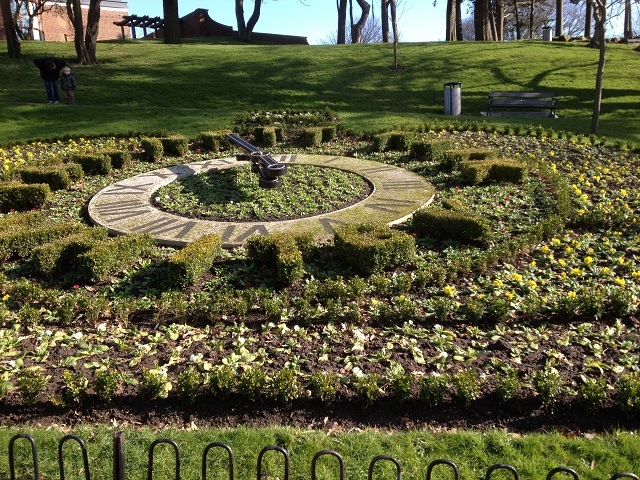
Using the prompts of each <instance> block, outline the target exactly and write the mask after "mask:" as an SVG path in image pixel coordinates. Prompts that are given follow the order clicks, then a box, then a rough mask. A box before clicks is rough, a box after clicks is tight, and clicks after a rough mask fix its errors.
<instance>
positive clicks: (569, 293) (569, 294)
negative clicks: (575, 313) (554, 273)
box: [567, 290, 576, 300]
mask: <svg viewBox="0 0 640 480" xmlns="http://www.w3.org/2000/svg"><path fill="white" fill-rule="evenodd" d="M567 298H569V299H571V300H573V299H574V298H576V292H574V291H573V290H572V291H570V292H567Z"/></svg>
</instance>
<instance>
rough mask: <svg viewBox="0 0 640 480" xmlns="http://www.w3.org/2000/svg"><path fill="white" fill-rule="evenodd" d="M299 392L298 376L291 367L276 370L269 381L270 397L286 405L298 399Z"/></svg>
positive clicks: (300, 387) (300, 388)
mask: <svg viewBox="0 0 640 480" xmlns="http://www.w3.org/2000/svg"><path fill="white" fill-rule="evenodd" d="M301 390H302V385H301V384H300V379H299V378H298V374H297V373H296V371H295V370H294V369H293V368H291V367H285V368H282V369H280V370H278V371H277V372H276V373H275V374H274V375H273V378H272V379H271V395H272V396H273V398H275V399H276V400H277V401H279V402H281V403H284V404H286V405H288V404H289V403H291V402H292V401H293V400H297V399H298V398H300V393H301Z"/></svg>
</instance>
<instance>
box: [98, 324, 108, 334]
mask: <svg viewBox="0 0 640 480" xmlns="http://www.w3.org/2000/svg"><path fill="white" fill-rule="evenodd" d="M98 331H99V332H106V331H107V324H106V323H104V322H103V323H100V324H98Z"/></svg>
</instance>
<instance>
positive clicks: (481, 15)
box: [473, 0, 487, 42]
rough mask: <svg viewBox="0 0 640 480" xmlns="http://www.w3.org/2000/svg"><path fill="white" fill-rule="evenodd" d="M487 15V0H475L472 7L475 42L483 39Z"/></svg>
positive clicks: (484, 37) (484, 38)
mask: <svg viewBox="0 0 640 480" xmlns="http://www.w3.org/2000/svg"><path fill="white" fill-rule="evenodd" d="M486 16H487V0H476V2H475V6H474V9H473V29H474V34H475V37H476V41H477V42H482V41H485V40H486V39H487V38H486V36H485V24H484V22H485V18H486Z"/></svg>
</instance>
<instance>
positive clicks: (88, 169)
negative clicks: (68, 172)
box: [72, 153, 112, 175]
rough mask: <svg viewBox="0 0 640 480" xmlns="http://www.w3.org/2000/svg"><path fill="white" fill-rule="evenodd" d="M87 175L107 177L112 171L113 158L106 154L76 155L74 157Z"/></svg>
mask: <svg viewBox="0 0 640 480" xmlns="http://www.w3.org/2000/svg"><path fill="white" fill-rule="evenodd" d="M72 160H73V161H74V162H75V163H78V164H80V165H81V166H82V171H83V172H84V173H85V174H86V175H105V174H107V173H110V172H111V170H112V166H111V157H109V155H106V154H104V153H87V154H76V155H74V156H73V157H72Z"/></svg>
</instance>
